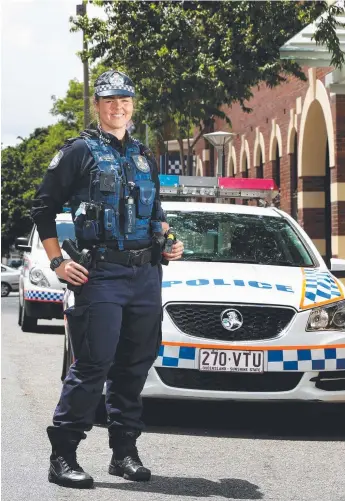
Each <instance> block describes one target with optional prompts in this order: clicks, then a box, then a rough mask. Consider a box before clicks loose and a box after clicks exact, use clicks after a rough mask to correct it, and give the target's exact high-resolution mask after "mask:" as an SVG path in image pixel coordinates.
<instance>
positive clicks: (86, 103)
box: [77, 0, 90, 128]
mask: <svg viewBox="0 0 345 501" xmlns="http://www.w3.org/2000/svg"><path fill="white" fill-rule="evenodd" d="M86 5H87V0H83V3H82V4H80V5H77V16H86ZM83 50H84V51H87V40H86V36H85V31H84V30H83ZM83 74H84V128H86V127H87V126H88V125H89V123H90V94H89V61H88V59H85V60H84V61H83Z"/></svg>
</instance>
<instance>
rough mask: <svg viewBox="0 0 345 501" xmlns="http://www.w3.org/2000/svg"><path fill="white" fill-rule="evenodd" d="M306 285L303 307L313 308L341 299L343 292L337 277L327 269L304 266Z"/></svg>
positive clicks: (302, 301)
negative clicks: (321, 269)
mask: <svg viewBox="0 0 345 501" xmlns="http://www.w3.org/2000/svg"><path fill="white" fill-rule="evenodd" d="M303 271H304V275H305V285H304V288H303V297H302V300H301V308H302V309H305V308H311V307H313V306H317V305H318V304H320V305H321V304H327V303H331V302H332V301H335V300H337V299H340V298H341V297H342V296H343V294H342V292H341V290H340V288H339V286H338V284H337V282H336V280H335V278H334V277H333V276H332V275H331V274H330V273H328V272H327V271H318V270H312V269H308V268H304V270H303Z"/></svg>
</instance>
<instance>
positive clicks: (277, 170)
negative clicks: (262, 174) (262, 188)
mask: <svg viewBox="0 0 345 501" xmlns="http://www.w3.org/2000/svg"><path fill="white" fill-rule="evenodd" d="M273 179H274V180H275V182H276V185H277V186H278V188H280V155H279V146H278V141H277V146H276V159H275V168H274V170H273Z"/></svg>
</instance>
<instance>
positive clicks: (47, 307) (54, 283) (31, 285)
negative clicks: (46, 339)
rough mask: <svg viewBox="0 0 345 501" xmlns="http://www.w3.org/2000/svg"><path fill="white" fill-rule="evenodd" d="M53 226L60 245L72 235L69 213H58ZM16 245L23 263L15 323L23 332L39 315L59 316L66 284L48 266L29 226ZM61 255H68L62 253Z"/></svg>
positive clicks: (44, 254)
mask: <svg viewBox="0 0 345 501" xmlns="http://www.w3.org/2000/svg"><path fill="white" fill-rule="evenodd" d="M56 228H57V234H58V239H59V242H60V245H62V242H63V240H64V239H66V238H74V225H73V221H72V217H71V214H70V213H68V212H67V213H62V214H58V215H57V218H56ZM16 247H17V248H18V249H20V250H24V251H25V252H24V264H23V268H22V270H21V275H20V278H19V303H18V324H19V325H20V326H21V328H22V331H23V332H30V331H34V330H35V329H36V327H37V321H38V320H40V319H48V320H51V319H53V318H57V319H63V295H64V290H65V288H66V285H65V284H62V283H61V282H60V281H59V279H58V277H57V275H56V273H54V272H53V271H52V270H51V269H50V267H49V259H48V257H47V255H46V252H45V250H44V247H43V245H42V242H41V240H40V238H39V236H38V232H37V228H36V226H34V227H33V228H32V231H31V234H30V236H29V238H25V237H20V238H17V240H16ZM64 256H65V257H68V256H67V255H66V254H64Z"/></svg>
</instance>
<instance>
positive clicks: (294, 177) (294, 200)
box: [290, 133, 298, 221]
mask: <svg viewBox="0 0 345 501" xmlns="http://www.w3.org/2000/svg"><path fill="white" fill-rule="evenodd" d="M290 158H291V164H290V168H291V217H293V218H294V219H295V221H298V165H297V158H298V141H297V133H296V134H295V139H294V150H293V153H291V157H290Z"/></svg>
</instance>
